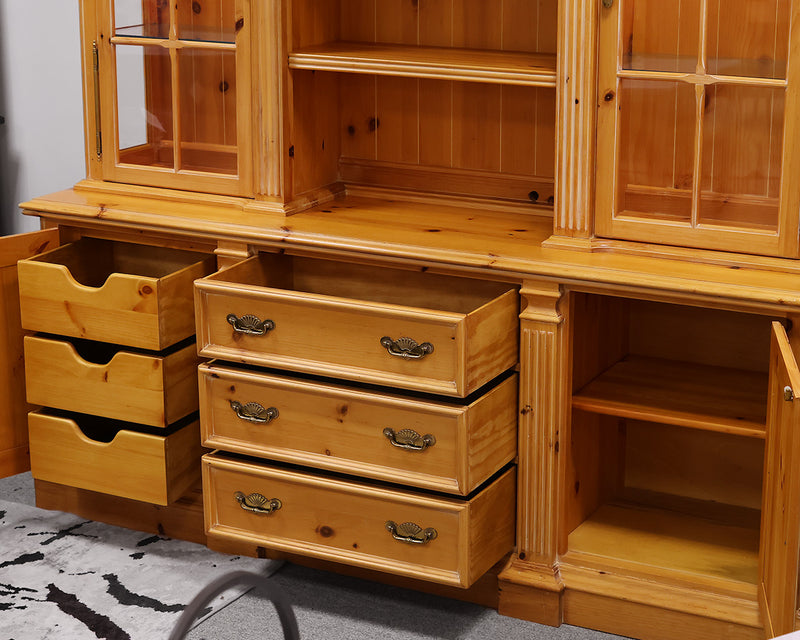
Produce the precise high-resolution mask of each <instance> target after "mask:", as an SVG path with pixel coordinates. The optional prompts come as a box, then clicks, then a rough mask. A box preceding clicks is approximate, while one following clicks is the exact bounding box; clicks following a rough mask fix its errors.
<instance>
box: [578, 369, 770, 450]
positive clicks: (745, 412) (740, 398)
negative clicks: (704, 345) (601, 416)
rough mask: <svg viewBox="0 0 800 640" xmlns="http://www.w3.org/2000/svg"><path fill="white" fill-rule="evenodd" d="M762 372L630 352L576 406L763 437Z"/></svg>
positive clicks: (584, 392) (764, 390)
mask: <svg viewBox="0 0 800 640" xmlns="http://www.w3.org/2000/svg"><path fill="white" fill-rule="evenodd" d="M766 393H767V377H766V376H765V375H764V374H762V373H759V372H752V371H745V370H742V369H729V368H723V367H713V366H709V365H694V364H691V363H687V362H679V361H675V360H663V359H655V358H646V357H640V356H628V357H626V358H625V359H623V360H620V361H619V362H617V363H616V364H615V365H613V366H612V367H611V368H610V369H608V370H607V371H605V372H603V373H602V374H601V375H600V376H599V377H597V378H595V379H594V380H593V381H592V382H590V383H589V384H588V385H586V386H585V387H584V388H583V389H581V390H580V391H578V393H577V394H576V395H574V396H573V398H572V406H573V408H575V409H582V410H584V411H595V412H598V413H605V414H608V415H612V416H619V417H622V418H634V419H637V420H652V421H658V422H664V423H666V424H673V425H678V426H682V427H690V428H693V429H709V430H712V431H720V432H723V433H731V434H736V435H743V436H748V437H753V438H763V437H764V432H765V429H766V427H765V424H766V403H765V398H766Z"/></svg>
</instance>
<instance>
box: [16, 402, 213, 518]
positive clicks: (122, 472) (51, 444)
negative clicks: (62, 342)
mask: <svg viewBox="0 0 800 640" xmlns="http://www.w3.org/2000/svg"><path fill="white" fill-rule="evenodd" d="M113 426H114V425H113V423H109V428H110V429H112V430H113ZM28 428H29V430H30V443H31V471H32V473H33V477H34V478H36V479H37V480H45V481H47V482H54V483H56V484H66V485H69V486H74V487H78V488H80V489H87V490H89V491H98V492H101V493H109V494H111V495H116V496H120V497H123V498H130V499H132V500H139V501H142V502H152V503H154V504H161V505H167V504H170V503H171V502H173V501H175V500H177V499H178V498H179V497H180V496H181V495H183V494H184V493H185V492H186V490H187V489H188V488H189V487H190V486H192V485H193V484H194V483H195V482H197V480H198V478H199V474H200V463H199V459H200V455H201V453H202V450H201V447H200V438H199V423H198V422H194V423H193V424H190V425H187V426H186V427H184V428H182V429H181V430H179V431H176V432H175V433H173V434H171V435H169V436H166V437H164V436H154V435H149V434H144V433H138V432H134V431H124V430H122V431H119V433H117V435H116V436H115V437H114V439H113V440H112V441H111V442H107V443H105V442H97V441H95V440H91V439H90V438H88V437H86V436H85V435H84V434H83V433H82V432H81V430H80V428H79V427H78V425H77V424H76V423H75V422H74V421H73V420H70V419H68V418H60V417H56V416H54V415H47V414H44V413H36V412H33V413H31V414H29V416H28Z"/></svg>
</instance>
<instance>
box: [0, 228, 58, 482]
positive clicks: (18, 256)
mask: <svg viewBox="0 0 800 640" xmlns="http://www.w3.org/2000/svg"><path fill="white" fill-rule="evenodd" d="M59 244H60V242H59V232H58V229H56V228H52V229H43V230H41V231H32V232H30V233H21V234H18V235H13V236H5V237H3V238H0V305H1V308H2V314H1V315H0V336H2V340H0V352H1V353H2V354H3V357H2V359H0V363H1V366H0V393H2V401H0V478H4V477H7V476H11V475H16V474H17V473H22V472H24V471H28V470H29V469H30V468H31V463H30V455H29V453H28V409H29V405H28V404H27V403H26V402H25V370H24V366H23V364H24V362H23V346H22V338H23V335H24V333H25V332H24V331H23V330H22V323H21V319H20V311H19V285H18V280H17V261H18V260H23V259H25V258H30V257H32V256H35V255H38V254H40V253H44V252H45V251H50V250H51V249H55V248H56V247H58V246H59Z"/></svg>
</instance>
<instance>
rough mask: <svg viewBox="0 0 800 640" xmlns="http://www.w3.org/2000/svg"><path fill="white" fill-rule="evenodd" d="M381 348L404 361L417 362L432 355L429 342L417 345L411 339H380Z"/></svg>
mask: <svg viewBox="0 0 800 640" xmlns="http://www.w3.org/2000/svg"><path fill="white" fill-rule="evenodd" d="M381 346H382V347H384V348H385V349H386V351H388V352H389V354H391V355H393V356H397V357H398V358H403V359H404V360H419V359H420V358H424V357H425V356H427V355H428V354H429V353H433V345H432V344H431V343H430V342H423V343H422V344H419V343H417V341H416V340H412V339H411V338H398V339H397V340H393V339H392V338H390V337H389V336H383V338H381Z"/></svg>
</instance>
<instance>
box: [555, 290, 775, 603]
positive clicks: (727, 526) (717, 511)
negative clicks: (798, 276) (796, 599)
mask: <svg viewBox="0 0 800 640" xmlns="http://www.w3.org/2000/svg"><path fill="white" fill-rule="evenodd" d="M570 319H571V322H572V353H573V377H572V388H573V401H572V407H573V409H572V414H571V431H570V439H569V445H568V447H569V448H568V453H567V460H568V462H567V469H566V474H567V476H566V483H565V486H566V487H567V488H568V493H567V495H566V497H565V502H564V518H565V541H564V542H565V544H566V546H567V554H566V557H565V561H566V562H567V563H569V562H589V563H592V564H593V566H594V565H599V566H604V567H606V568H610V567H613V568H615V569H616V570H620V571H623V572H629V573H631V574H639V575H641V574H644V575H653V574H654V573H657V574H659V575H663V574H664V572H667V573H668V574H669V575H672V576H674V577H675V579H678V580H680V579H681V576H683V577H684V578H687V576H701V578H702V580H704V581H705V583H706V584H710V585H714V586H716V587H717V588H719V589H728V588H735V589H744V590H747V589H752V588H753V586H754V585H755V584H756V582H757V579H758V549H759V527H760V519H761V499H762V479H763V474H764V437H765V432H766V407H767V387H768V373H767V371H768V365H769V339H770V323H771V321H772V320H773V318H771V317H768V316H760V315H756V314H748V313H737V312H732V311H726V310H718V309H705V308H700V307H689V306H681V305H674V304H667V303H661V302H650V301H643V300H630V299H623V298H614V297H610V296H598V295H589V294H580V293H576V294H573V295H572V302H571V309H570ZM690 579H691V578H690ZM731 585H739V586H737V587H732V586H731Z"/></svg>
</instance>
